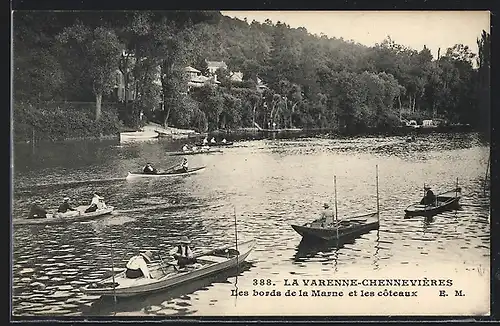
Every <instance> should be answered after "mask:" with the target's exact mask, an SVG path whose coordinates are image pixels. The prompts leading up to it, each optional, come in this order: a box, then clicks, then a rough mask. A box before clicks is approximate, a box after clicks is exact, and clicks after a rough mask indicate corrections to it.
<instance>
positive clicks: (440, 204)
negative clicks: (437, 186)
mask: <svg viewBox="0 0 500 326" xmlns="http://www.w3.org/2000/svg"><path fill="white" fill-rule="evenodd" d="M461 194H462V189H461V188H460V187H457V188H455V189H453V190H450V191H446V192H443V193H441V194H438V195H436V202H435V203H434V205H422V204H420V202H418V203H414V204H411V205H410V206H408V207H407V208H406V209H405V213H406V214H405V215H406V217H411V216H432V215H436V214H439V213H442V212H445V211H450V210H455V209H458V208H459V207H460V204H459V201H460V197H461Z"/></svg>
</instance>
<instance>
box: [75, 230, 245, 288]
mask: <svg viewBox="0 0 500 326" xmlns="http://www.w3.org/2000/svg"><path fill="white" fill-rule="evenodd" d="M254 246H255V241H254V240H250V241H246V242H242V243H240V244H238V250H236V249H235V248H234V246H226V247H221V248H216V249H213V250H210V251H208V252H207V253H204V254H200V255H195V257H196V260H197V263H196V264H195V265H191V266H187V268H184V269H178V267H177V266H176V265H175V264H174V263H169V262H166V263H165V262H159V263H152V264H151V265H150V266H149V270H150V274H151V275H152V278H144V277H140V278H135V279H129V278H127V277H126V276H125V271H122V272H120V273H118V274H116V275H115V276H114V277H113V276H111V277H108V278H106V279H104V280H101V281H99V282H97V283H93V284H89V285H87V286H84V287H83V288H81V291H82V292H83V293H85V294H88V295H101V296H117V297H131V296H135V295H143V294H149V293H153V292H157V291H161V290H167V289H172V288H174V287H177V286H179V285H181V284H184V283H186V282H192V281H194V280H198V279H202V278H204V277H207V276H209V275H214V274H218V273H220V272H222V271H225V270H228V269H231V268H235V267H237V266H239V265H240V264H242V263H243V262H244V261H245V259H246V258H247V257H248V255H249V254H250V252H251V251H252V249H253V248H254ZM113 280H114V283H113Z"/></svg>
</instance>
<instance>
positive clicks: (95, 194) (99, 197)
mask: <svg viewBox="0 0 500 326" xmlns="http://www.w3.org/2000/svg"><path fill="white" fill-rule="evenodd" d="M94 197H97V198H98V199H104V198H102V197H101V196H99V195H98V194H97V193H94Z"/></svg>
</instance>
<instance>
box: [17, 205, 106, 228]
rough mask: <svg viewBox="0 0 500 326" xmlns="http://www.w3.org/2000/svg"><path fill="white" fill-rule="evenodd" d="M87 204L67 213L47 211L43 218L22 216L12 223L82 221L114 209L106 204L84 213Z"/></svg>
mask: <svg viewBox="0 0 500 326" xmlns="http://www.w3.org/2000/svg"><path fill="white" fill-rule="evenodd" d="M88 207H89V206H88V205H85V206H78V207H76V208H75V209H76V211H69V212H68V213H49V214H47V217H45V218H23V219H13V220H12V224H13V225H31V224H65V223H71V222H83V221H88V220H93V219H95V218H98V217H101V216H104V215H108V214H111V213H112V212H113V210H114V207H113V206H107V207H106V208H104V209H99V210H96V211H94V212H89V213H85V210H86V209H87V208H88Z"/></svg>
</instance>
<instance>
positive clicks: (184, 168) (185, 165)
mask: <svg viewBox="0 0 500 326" xmlns="http://www.w3.org/2000/svg"><path fill="white" fill-rule="evenodd" d="M188 170H189V163H188V159H187V158H184V159H183V160H182V163H181V164H180V167H179V168H178V169H177V172H180V173H186V172H188Z"/></svg>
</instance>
